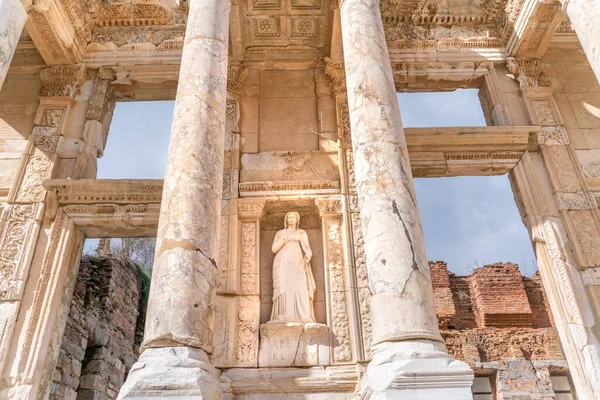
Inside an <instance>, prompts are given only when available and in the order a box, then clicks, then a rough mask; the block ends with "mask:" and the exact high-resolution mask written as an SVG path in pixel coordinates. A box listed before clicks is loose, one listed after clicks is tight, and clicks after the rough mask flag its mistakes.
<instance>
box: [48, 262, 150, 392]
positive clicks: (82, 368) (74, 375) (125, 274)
mask: <svg viewBox="0 0 600 400" xmlns="http://www.w3.org/2000/svg"><path fill="white" fill-rule="evenodd" d="M141 289H142V281H141V277H140V275H139V272H138V269H137V267H136V266H135V265H134V264H133V263H131V262H126V261H120V260H117V259H110V258H96V257H84V259H83V260H82V262H81V265H80V267H79V272H78V275H77V281H76V283H75V289H74V291H73V297H72V300H71V308H70V312H69V317H68V320H67V325H66V328H65V335H64V336H63V341H62V344H61V348H60V352H59V356H58V360H57V365H56V371H55V374H54V377H53V383H52V385H51V387H50V396H49V398H50V399H57V400H58V399H61V400H63V399H66V400H75V399H83V400H91V399H94V400H95V399H115V398H116V397H117V394H118V391H119V389H120V387H121V385H122V384H123V381H124V379H125V374H126V372H127V371H128V370H129V368H131V366H132V365H133V363H134V362H135V361H136V360H137V357H138V355H139V354H138V348H139V337H138V338H137V340H136V332H137V331H138V330H139V327H138V309H139V307H140V295H141Z"/></svg>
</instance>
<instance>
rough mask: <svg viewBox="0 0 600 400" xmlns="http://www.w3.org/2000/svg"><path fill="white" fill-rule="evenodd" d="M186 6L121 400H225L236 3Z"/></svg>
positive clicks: (211, 1) (212, 1) (194, 1)
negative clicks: (138, 343) (217, 314)
mask: <svg viewBox="0 0 600 400" xmlns="http://www.w3.org/2000/svg"><path fill="white" fill-rule="evenodd" d="M189 7H190V8H189V16H188V21H187V28H186V35H185V43H184V48H183V53H182V59H181V72H180V76H179V86H178V89H177V98H176V103H175V113H174V117H173V127H172V131H171V142H170V145H169V155H168V159H167V169H166V173H165V179H164V188H163V197H162V205H161V212H160V220H159V224H158V233H157V240H156V256H155V261H154V267H153V276H152V284H151V288H150V300H149V304H148V313H147V316H146V321H147V322H146V329H145V336H144V343H143V348H144V349H145V350H144V352H143V354H142V355H141V357H140V360H139V362H138V363H136V364H135V365H134V366H133V368H132V370H131V372H130V374H129V377H128V379H127V382H126V383H125V385H124V386H123V387H122V388H121V392H120V394H119V398H121V399H125V398H144V397H147V396H149V395H150V394H151V395H152V396H159V397H162V398H165V397H180V396H184V397H190V396H192V397H193V396H196V397H202V398H210V399H218V398H221V397H222V393H221V389H220V387H219V382H218V376H217V375H218V374H217V371H216V370H215V368H214V367H213V366H212V365H211V364H210V362H209V360H208V354H209V353H212V351H213V327H214V307H215V304H214V302H215V295H216V286H217V258H218V253H219V226H220V216H221V199H222V184H223V151H224V135H225V129H226V102H227V43H228V33H229V10H230V3H229V2H228V1H217V0H209V1H199V0H192V1H191V2H190V5H189ZM157 382H159V383H158V384H157Z"/></svg>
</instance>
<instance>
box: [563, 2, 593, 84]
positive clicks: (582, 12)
mask: <svg viewBox="0 0 600 400" xmlns="http://www.w3.org/2000/svg"><path fill="white" fill-rule="evenodd" d="M561 3H562V4H563V8H564V10H565V13H566V14H567V15H568V16H569V19H570V20H571V23H572V24H573V28H575V33H577V37H578V38H579V41H580V42H581V45H582V46H583V51H585V54H586V55H587V58H588V61H589V62H590V65H591V66H592V69H593V70H594V74H596V79H598V82H600V22H599V21H600V1H598V0H561Z"/></svg>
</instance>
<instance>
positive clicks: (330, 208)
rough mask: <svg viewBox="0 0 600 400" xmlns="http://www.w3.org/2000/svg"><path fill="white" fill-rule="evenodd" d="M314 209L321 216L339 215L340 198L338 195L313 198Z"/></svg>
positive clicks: (340, 207) (340, 209)
mask: <svg viewBox="0 0 600 400" xmlns="http://www.w3.org/2000/svg"><path fill="white" fill-rule="evenodd" d="M314 201H315V209H316V211H317V212H318V214H319V216H320V217H321V218H325V217H332V216H341V215H342V199H341V198H339V197H327V198H323V197H319V198H316V199H315V200H314Z"/></svg>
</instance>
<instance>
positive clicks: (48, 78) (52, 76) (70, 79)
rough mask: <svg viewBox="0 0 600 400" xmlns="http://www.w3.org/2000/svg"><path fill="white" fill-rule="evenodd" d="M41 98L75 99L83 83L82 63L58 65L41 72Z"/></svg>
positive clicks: (83, 71) (83, 69) (83, 68)
mask: <svg viewBox="0 0 600 400" xmlns="http://www.w3.org/2000/svg"><path fill="white" fill-rule="evenodd" d="M40 76H41V78H42V85H43V87H42V92H41V95H42V96H46V97H75V96H76V95H77V94H79V89H80V87H81V84H82V83H83V82H84V81H85V79H86V75H85V66H84V65H83V64H82V63H79V64H72V65H58V66H53V67H50V68H46V69H44V70H42V72H41V73H40Z"/></svg>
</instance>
